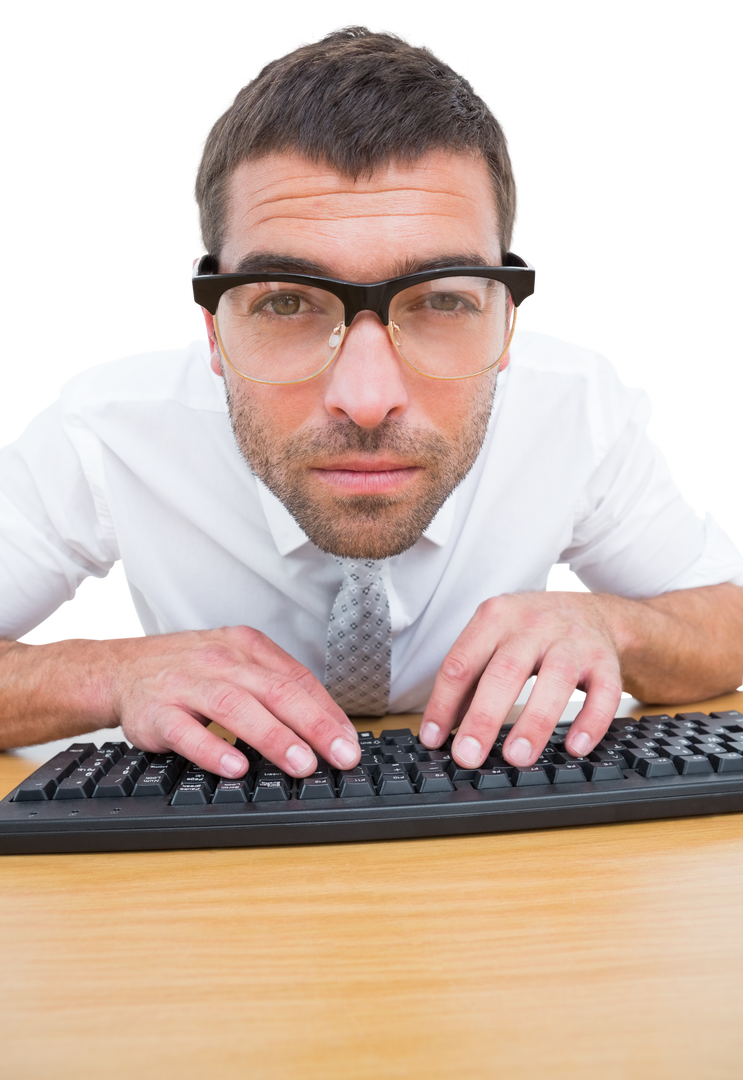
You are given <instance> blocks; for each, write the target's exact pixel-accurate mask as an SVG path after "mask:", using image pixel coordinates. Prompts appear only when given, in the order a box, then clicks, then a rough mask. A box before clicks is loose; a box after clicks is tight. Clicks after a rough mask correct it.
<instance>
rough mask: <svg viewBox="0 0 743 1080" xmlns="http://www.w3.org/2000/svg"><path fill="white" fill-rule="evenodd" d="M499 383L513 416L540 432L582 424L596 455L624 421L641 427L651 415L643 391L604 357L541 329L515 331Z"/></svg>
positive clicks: (622, 426) (623, 425)
mask: <svg viewBox="0 0 743 1080" xmlns="http://www.w3.org/2000/svg"><path fill="white" fill-rule="evenodd" d="M503 384H504V385H503V387H502V389H503V402H502V404H503V406H504V410H505V411H507V412H510V413H511V414H512V416H513V418H514V420H516V419H517V418H518V419H520V420H523V419H524V418H526V417H528V421H529V423H528V426H529V427H530V428H531V429H532V430H534V428H535V427H537V428H540V429H541V430H542V432H543V434H546V433H547V432H548V431H550V432H554V431H556V430H558V429H563V430H564V429H565V428H571V429H573V431H575V430H576V428H582V429H583V430H584V431H585V432H586V433H587V434H589V433H590V437H591V441H592V443H593V446H594V448H595V450H596V451H597V452H598V454H599V456H601V453H602V451H603V452H605V451H606V449H607V448H608V445H609V444H611V443H612V442H613V441H614V440H615V439H616V438H617V436H618V435H619V433H620V432H621V431H623V430H624V429H625V428H626V426H627V425H628V424H630V423H633V424H637V425H638V426H640V427H644V426H645V425H646V424H647V421H648V419H649V416H650V403H649V400H648V398H647V395H646V394H645V393H644V391H642V390H640V389H638V388H636V387H628V386H625V384H624V383H623V382H622V380H621V378H620V377H619V375H618V373H617V371H616V370H615V368H614V367H613V366H612V364H611V363H610V362H609V361H608V360H607V359H606V357H604V356H602V355H601V354H600V353H597V352H594V351H593V350H591V349H585V348H582V347H581V346H578V345H573V344H570V343H569V342H566V341H560V340H559V339H557V338H553V337H548V336H547V335H546V334H537V333H533V332H530V331H522V332H519V333H517V335H516V337H515V338H514V343H513V345H512V347H511V363H510V364H509V367H508V368H507V369H506V371H505V372H504V377H503ZM499 390H500V384H499ZM498 396H499V395H498V394H496V401H497V399H498Z"/></svg>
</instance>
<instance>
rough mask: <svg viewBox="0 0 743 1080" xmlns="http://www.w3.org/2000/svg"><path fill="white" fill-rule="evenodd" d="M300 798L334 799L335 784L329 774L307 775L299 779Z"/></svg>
mask: <svg viewBox="0 0 743 1080" xmlns="http://www.w3.org/2000/svg"><path fill="white" fill-rule="evenodd" d="M299 798H300V799H334V798H335V786H334V785H333V781H332V780H331V779H330V777H329V776H307V777H305V778H304V780H300V781H299Z"/></svg>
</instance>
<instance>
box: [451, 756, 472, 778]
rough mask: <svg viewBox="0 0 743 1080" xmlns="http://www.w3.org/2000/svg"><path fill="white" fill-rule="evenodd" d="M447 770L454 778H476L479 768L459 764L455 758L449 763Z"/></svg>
mask: <svg viewBox="0 0 743 1080" xmlns="http://www.w3.org/2000/svg"><path fill="white" fill-rule="evenodd" d="M446 771H447V772H448V774H449V777H450V778H451V779H452V780H474V779H475V777H476V775H477V769H466V768H465V767H464V766H463V765H457V763H456V761H454V760H452V761H450V762H449V763H448V765H447V766H446Z"/></svg>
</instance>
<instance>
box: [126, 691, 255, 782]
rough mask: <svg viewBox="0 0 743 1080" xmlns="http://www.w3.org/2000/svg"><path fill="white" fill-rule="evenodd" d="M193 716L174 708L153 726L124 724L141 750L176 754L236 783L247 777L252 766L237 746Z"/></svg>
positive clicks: (160, 715)
mask: <svg viewBox="0 0 743 1080" xmlns="http://www.w3.org/2000/svg"><path fill="white" fill-rule="evenodd" d="M205 723H208V721H206V720H200V719H198V718H197V717H195V716H193V715H192V714H191V713H190V712H187V711H185V710H183V709H179V708H177V707H176V706H173V705H170V706H165V707H163V708H162V709H159V710H158V711H157V713H156V714H155V716H154V717H153V722H152V723H149V724H147V725H136V727H135V728H133V727H132V726H131V725H129V724H127V723H126V722H124V724H123V728H124V734H125V735H127V737H128V738H131V740H132V742H133V743H134V745H135V746H137V747H139V748H140V749H141V750H152V751H154V752H155V753H163V752H164V751H166V750H173V751H174V752H175V753H176V754H180V755H181V756H182V757H184V758H186V760H187V761H192V762H193V763H194V764H195V765H198V766H199V767H200V768H202V769H206V770H207V771H208V772H213V773H216V774H217V775H219V776H227V777H230V778H231V779H233V778H234V777H237V776H244V775H245V773H246V772H247V771H248V765H249V762H248V760H247V758H246V757H245V756H244V755H243V754H241V753H240V751H239V750H237V749H236V748H235V747H234V746H231V745H230V743H228V742H226V740H225V739H221V738H220V737H219V736H218V735H216V734H215V733H214V732H213V731H209V730H208V728H206V727H205V726H204V725H205Z"/></svg>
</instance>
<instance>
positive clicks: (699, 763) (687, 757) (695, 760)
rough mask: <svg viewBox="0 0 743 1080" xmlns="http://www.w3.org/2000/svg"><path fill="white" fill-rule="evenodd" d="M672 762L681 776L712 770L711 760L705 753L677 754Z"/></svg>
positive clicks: (700, 773)
mask: <svg viewBox="0 0 743 1080" xmlns="http://www.w3.org/2000/svg"><path fill="white" fill-rule="evenodd" d="M673 764H674V765H675V766H676V768H677V769H678V771H679V772H680V773H681V774H682V775H683V776H696V775H702V774H704V773H711V772H714V769H713V766H712V762H711V761H710V760H709V758H708V757H707V756H706V755H705V754H677V755H676V757H675V758H674V759H673Z"/></svg>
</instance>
